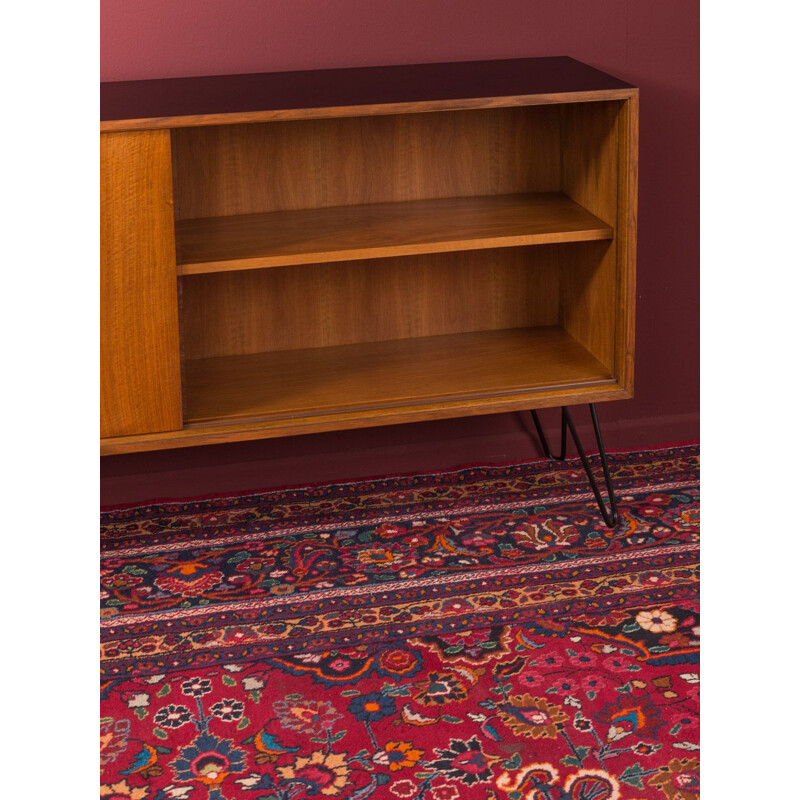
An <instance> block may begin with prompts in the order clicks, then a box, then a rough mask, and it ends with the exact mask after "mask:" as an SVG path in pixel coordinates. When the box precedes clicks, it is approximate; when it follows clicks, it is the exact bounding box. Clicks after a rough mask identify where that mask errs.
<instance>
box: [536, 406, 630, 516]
mask: <svg viewBox="0 0 800 800" xmlns="http://www.w3.org/2000/svg"><path fill="white" fill-rule="evenodd" d="M589 411H590V412H591V415H592V425H593V426H594V435H595V439H596V440H597V449H598V451H599V455H600V464H601V466H602V468H603V478H604V479H605V484H606V491H607V492H608V507H606V503H605V502H604V501H603V496H602V495H601V494H600V489H599V488H598V487H597V481H596V480H595V478H594V474H593V473H592V468H591V465H590V464H589V459H588V458H587V457H586V453H585V452H584V449H583V445H582V444H581V440H580V438H579V437H578V432H577V430H576V429H575V423H574V422H573V421H572V416H571V415H570V413H569V409H568V408H567V407H566V406H562V408H561V453H560V454H559V455H557V456H556V455H553V453H551V452H550V445H549V444H548V443H547V439H546V437H545V435H544V430H543V429H542V424H541V422H540V421H539V415H538V414H537V413H536V411H531V415H532V416H533V424H534V425H535V426H536V433H537V434H538V436H539V440H540V441H541V443H542V450H544V454H545V456H546V457H547V458H551V459H553V460H554V461H564V459H565V458H566V456H567V428H569V432H570V434H571V435H572V441H573V442H575V448H576V449H577V451H578V456H579V457H580V460H581V463H582V464H583V469H584V471H585V472H586V477H587V478H588V479H589V485H590V486H591V487H592V492H593V493H594V496H595V500H597V505H598V507H599V508H600V513H601V514H602V515H603V520H604V521H605V523H606V525H607V526H608V527H609V528H615V527H616V526H617V525H618V524H619V513H618V512H617V501H616V498H615V497H614V487H613V485H612V483H611V475H610V474H609V472H608V461H607V459H606V450H605V447H604V445H603V436H602V434H601V433H600V423H599V422H598V420H597V411H596V409H595V407H594V403H589Z"/></svg>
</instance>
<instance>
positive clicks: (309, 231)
mask: <svg viewBox="0 0 800 800" xmlns="http://www.w3.org/2000/svg"><path fill="white" fill-rule="evenodd" d="M613 235H614V234H613V230H612V229H611V227H609V226H608V225H606V224H605V223H604V222H602V221H601V220H600V219H598V218H597V217H595V216H594V215H593V214H590V213H589V212H588V211H587V210H586V209H585V208H582V207H581V206H580V205H578V204H577V203H575V202H573V201H572V200H570V199H569V198H568V197H566V196H565V195H563V194H560V193H558V192H542V193H534V194H510V195H494V196H487V197H459V198H448V199H444V200H441V199H440V200H415V201H409V202H397V203H374V204H369V205H355V206H338V207H334V208H314V209H306V210H301V211H273V212H270V213H264V214H242V215H237V216H229V217H216V218H209V219H190V220H183V221H180V222H178V225H177V242H178V264H179V266H178V269H179V272H180V274H182V275H193V274H198V273H207V272H226V271H230V270H243V269H262V268H264V267H284V266H290V265H294V264H304V263H324V262H332V261H352V260H360V259H367V258H381V257H390V256H404V255H417V254H423V253H445V252H453V251H457V250H480V249H485V248H493V247H514V246H520V245H533V244H553V243H559V242H584V241H590V240H597V239H611V238H613Z"/></svg>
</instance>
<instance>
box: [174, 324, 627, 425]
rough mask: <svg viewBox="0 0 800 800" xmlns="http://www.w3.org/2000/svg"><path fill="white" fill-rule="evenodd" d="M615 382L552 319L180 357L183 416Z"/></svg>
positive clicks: (373, 404) (276, 414)
mask: <svg viewBox="0 0 800 800" xmlns="http://www.w3.org/2000/svg"><path fill="white" fill-rule="evenodd" d="M604 382H612V375H611V374H610V372H609V370H608V369H607V368H606V367H604V366H603V365H602V364H601V363H600V362H599V361H597V360H596V359H595V358H594V357H593V356H592V355H590V353H589V352H588V351H587V350H586V349H585V348H584V347H583V346H582V345H580V344H579V343H578V342H576V341H575V340H574V339H573V338H572V337H571V336H569V335H568V334H567V333H565V332H564V331H563V330H561V329H560V328H557V327H542V328H515V329H510V330H496V331H480V332H477V333H461V334H455V335H448V336H430V337H424V338H418V339H403V340H396V341H386V342H369V343H364V344H355V345H343V346H338V347H321V348H314V349H308V350H285V351H279V352H272V353H256V354H250V355H236V356H223V357H217V358H206V359H197V360H194V361H187V362H186V385H185V386H186V398H187V406H188V407H187V412H188V413H187V417H186V422H187V424H189V425H191V424H198V423H212V422H220V421H224V420H230V421H232V420H243V419H273V420H274V419H281V418H285V419H287V420H291V419H292V418H294V417H299V416H308V415H309V414H314V415H316V414H318V415H335V414H337V413H342V414H344V413H348V412H352V411H354V410H363V409H370V408H375V409H378V408H386V407H396V406H413V405H415V404H417V405H419V404H425V403H430V402H432V401H444V400H448V401H451V400H457V399H461V398H473V399H478V398H487V399H491V398H497V397H499V396H502V395H511V394H515V393H518V392H519V393H525V392H527V393H530V392H532V391H538V390H547V389H554V388H565V387H576V386H586V385H589V384H598V383H604Z"/></svg>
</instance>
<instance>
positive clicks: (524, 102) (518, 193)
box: [100, 58, 638, 454]
mask: <svg viewBox="0 0 800 800" xmlns="http://www.w3.org/2000/svg"><path fill="white" fill-rule="evenodd" d="M101 109H102V112H101V126H100V129H101V147H100V153H101V237H102V242H101V325H102V331H101V452H102V453H103V454H113V453H125V452H134V451H140V450H154V449H162V448H171V447H184V446H188V445H199V444H212V443H218V442H230V441H241V440H246V439H257V438H264V437H273V436H284V435H295V434H301V433H312V432H317V431H328V430H334V429H344V428H356V427H365V426H371V425H381V424H389V423H399V422H411V421H415V420H423V419H433V418H443V417H455V416H464V415H473V414H489V413H495V412H503V411H514V410H521V409H536V408H541V407H547V406H564V405H574V404H579V403H594V402H598V401H604V400H618V399H622V398H627V397H631V396H632V389H633V356H634V298H635V249H636V248H635V243H636V192H637V140H638V90H637V89H636V88H634V87H632V86H630V85H629V84H627V83H625V82H623V81H621V80H618V79H617V78H614V77H611V76H609V75H606V74H604V73H602V72H599V71H597V70H595V69H592V68H591V67H588V66H586V65H584V64H581V63H579V62H577V61H574V60H573V59H570V58H542V59H512V60H502V61H484V62H464V63H451V64H421V65H413V66H392V67H371V68H363V69H345V70H324V71H313V72H287V73H268V74H257V75H230V76H220V77H205V78H182V79H169V80H153V81H132V82H119V83H108V84H103V85H102V87H101Z"/></svg>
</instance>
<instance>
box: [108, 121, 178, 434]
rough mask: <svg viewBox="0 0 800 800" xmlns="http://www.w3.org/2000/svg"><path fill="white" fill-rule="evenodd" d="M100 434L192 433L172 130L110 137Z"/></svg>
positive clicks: (117, 134)
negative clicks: (186, 412)
mask: <svg viewBox="0 0 800 800" xmlns="http://www.w3.org/2000/svg"><path fill="white" fill-rule="evenodd" d="M100 159H101V161H100V164H101V168H100V236H101V246H100V325H101V337H100V435H101V437H108V436H128V435H133V434H142V433H155V432H160V431H170V430H177V429H179V428H180V427H181V426H182V422H183V420H182V409H181V406H182V401H181V374H180V341H179V334H178V297H177V268H176V260H175V226H174V215H173V211H172V166H171V159H170V134H169V131H144V132H130V133H129V132H125V133H105V134H101V136H100Z"/></svg>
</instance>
